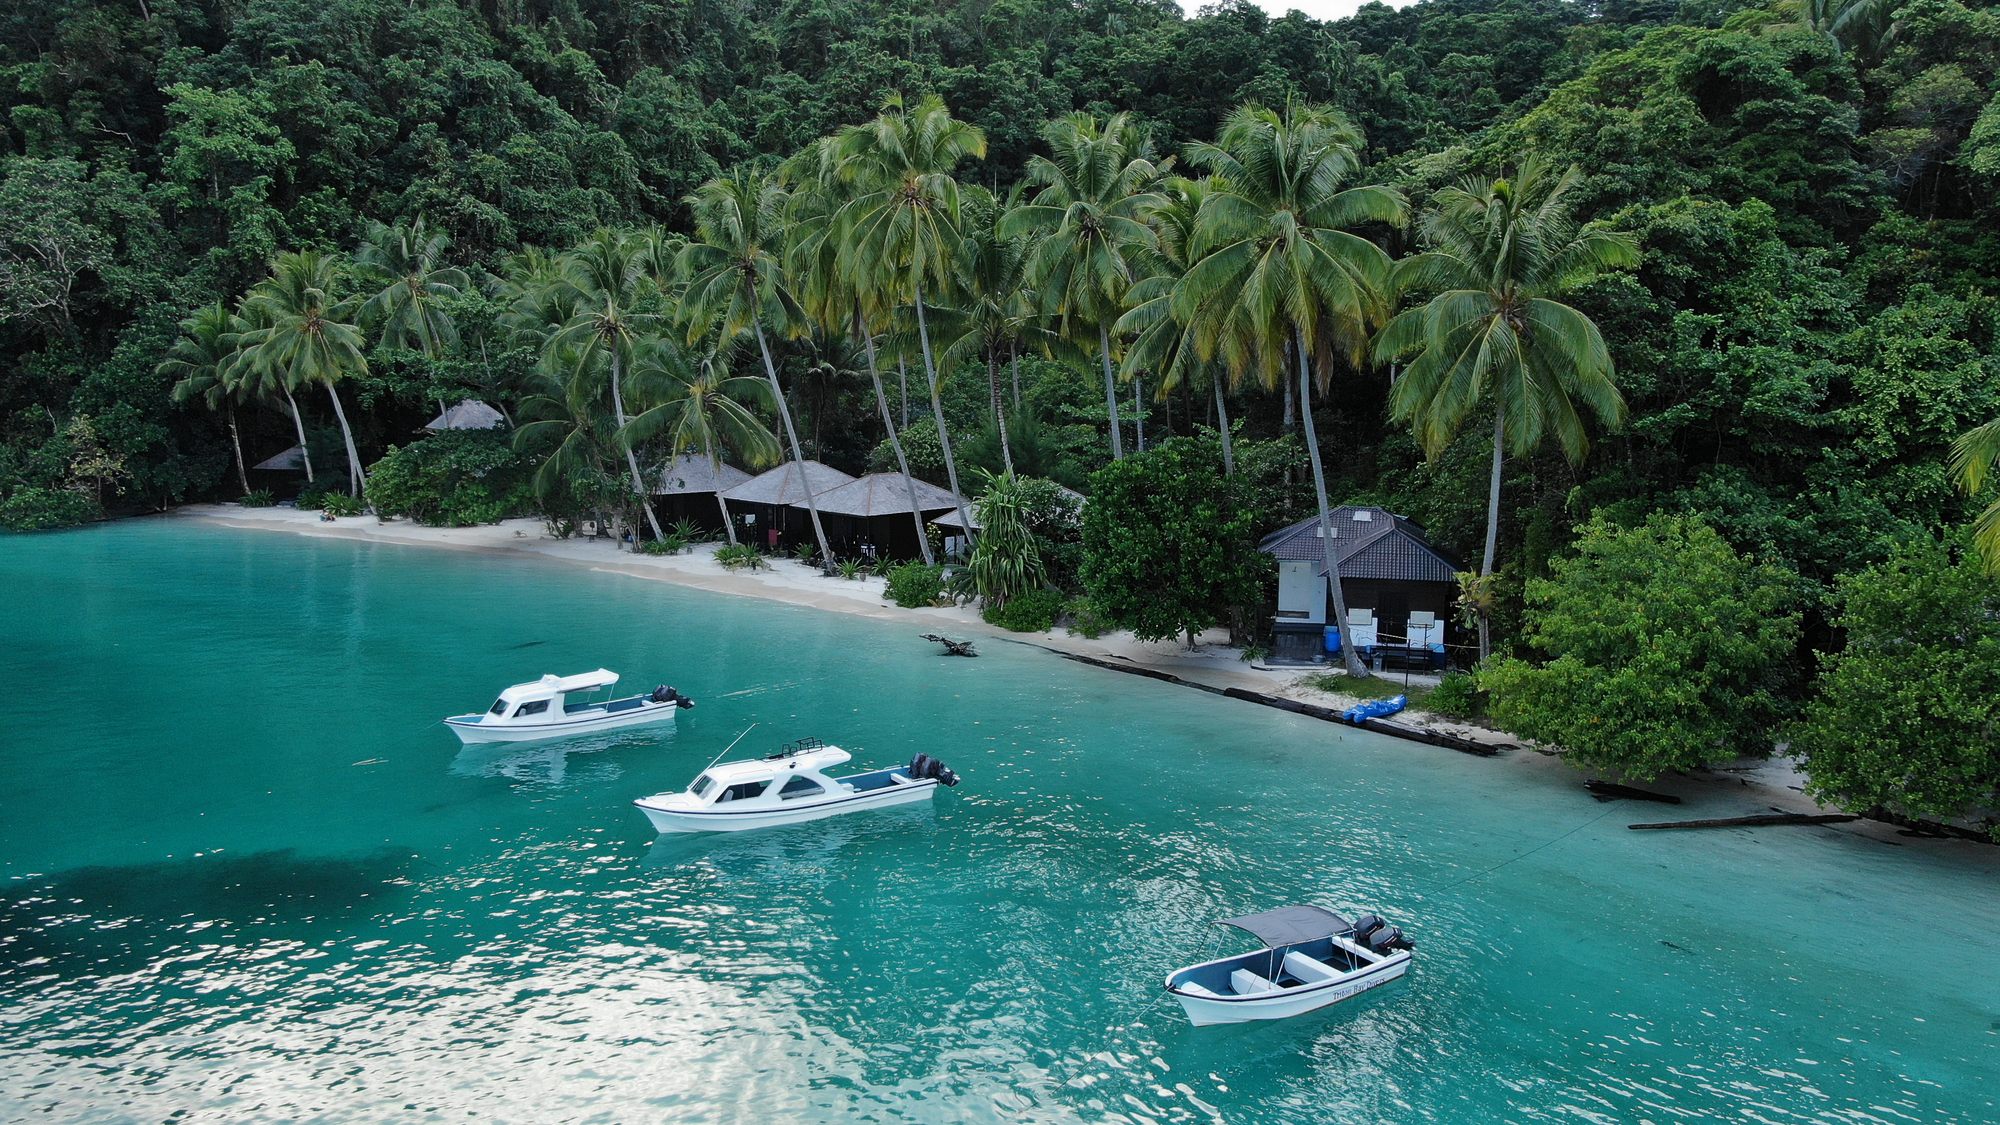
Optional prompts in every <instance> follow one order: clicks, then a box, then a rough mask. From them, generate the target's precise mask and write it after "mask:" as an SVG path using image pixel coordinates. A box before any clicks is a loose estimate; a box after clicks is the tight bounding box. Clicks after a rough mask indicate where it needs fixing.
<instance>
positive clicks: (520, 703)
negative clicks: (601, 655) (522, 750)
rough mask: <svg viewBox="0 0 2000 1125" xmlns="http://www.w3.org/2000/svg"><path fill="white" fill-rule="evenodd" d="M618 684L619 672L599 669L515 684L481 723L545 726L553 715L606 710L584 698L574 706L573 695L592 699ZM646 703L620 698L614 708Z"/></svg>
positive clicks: (544, 677) (503, 694)
mask: <svg viewBox="0 0 2000 1125" xmlns="http://www.w3.org/2000/svg"><path fill="white" fill-rule="evenodd" d="M617 682H618V673H616V672H612V671H608V670H606V669H603V668H599V669H598V670H597V671H595V672H584V673H581V674H579V675H575V676H556V675H547V676H543V677H542V678H541V679H539V680H535V681H533V682H532V683H525V684H515V685H514V686H513V687H510V688H508V689H507V690H505V691H503V692H501V693H500V698H498V699H496V700H494V701H493V706H491V707H489V708H487V709H486V716H485V718H483V719H482V720H481V722H482V723H484V724H487V725H491V724H494V723H512V722H524V723H546V722H549V721H550V718H551V717H552V716H561V715H565V714H570V713H573V712H576V711H585V710H589V709H590V708H592V707H603V706H605V705H604V704H602V703H596V702H592V701H591V700H589V699H585V700H583V701H581V702H577V703H571V702H570V701H569V697H570V696H572V695H582V696H589V695H594V694H596V693H597V692H600V691H603V690H604V689H605V688H608V687H610V686H612V685H613V684H616V683H617ZM644 702H645V700H644V699H643V698H642V697H634V698H632V699H621V700H619V701H618V702H617V703H613V704H610V706H611V707H614V708H615V707H619V706H620V705H621V704H623V705H626V706H628V707H638V706H640V705H641V704H643V703H644Z"/></svg>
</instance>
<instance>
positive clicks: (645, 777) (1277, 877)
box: [0, 521, 2000, 1125]
mask: <svg viewBox="0 0 2000 1125" xmlns="http://www.w3.org/2000/svg"><path fill="white" fill-rule="evenodd" d="M610 557H611V555H610V552H609V550H608V549H607V558H610ZM0 591H4V593H5V597H6V609H5V612H4V613H0V678H3V679H4V682H6V683H7V684H9V685H11V686H12V688H13V690H12V692H10V693H9V694H10V695H11V696H12V698H13V699H14V701H15V702H14V706H13V708H12V711H13V716H14V721H13V722H12V723H10V724H9V733H8V734H7V735H6V736H5V737H4V738H0V745H4V746H5V747H6V752H5V756H4V769H3V770H0V871H4V873H5V874H4V879H0V1119H8V1120H13V1119H28V1120H34V1121H91V1122H104V1121H111V1122H121V1121H135V1122H136V1121H165V1120H224V1119H227V1120H231V1121H297V1120H318V1121H432V1120H437V1121H443V1120H468V1119H479V1120H499V1121H522V1122H545V1121H593V1122H598V1121H601V1122H618V1123H626V1122H645V1121H662V1122H665V1121H674V1122H681V1121H713V1122H731V1121H775V1122H791V1121H840V1122H846V1121H880V1122H936V1123H942V1122H985V1121H1007V1122H1023V1121H1029V1122H1067V1121H1085V1122H1123V1121H1130V1122H1139V1121H1186V1122H1210V1121H1229V1122H1301V1123H1305V1122H1357V1123H1371V1125H1372V1123H1375V1122H1398V1123H1401V1122H1487V1121H1555V1120H1563V1121H1570V1120H1575V1119H1582V1120H1586V1121H1591V1122H1656V1123H1661V1125H1665V1123H1667V1122H1685V1121H1704V1120H1710V1121H1754V1122H1803V1121H1826V1122H1884V1123H1898V1125H1901V1123H1907V1122H1918V1121H1921V1122H1991V1121H1993V1120H1995V1119H1996V1118H2000V1111H1996V1109H1995V1103H1996V1101H2000V889H1996V881H1995V879H1996V877H1995V875H1994V870H1995V869H1994V868H1993V867H1992V866H1991V865H1989V864H1984V863H1982V862H1980V861H1979V860H1978V859H1977V858H1975V857H1974V856H1973V853H1974V851H1975V849H1974V847H1973V846H1971V845H1959V846H1956V847H1945V846H1941V845H1925V844H1916V843H1912V844H1911V845H1910V846H1907V847H1897V846H1890V845H1886V844H1883V843H1879V842H1873V841H1869V840H1864V839H1860V838H1857V837H1854V836H1850V835H1845V834H1841V833H1838V832H1834V831H1831V830H1822V829H1809V830H1782V831H1769V830H1767V831H1764V832H1756V833H1752V832H1703V833H1674V834H1665V833H1657V834H1656V833H1634V832H1629V831H1627V830H1626V829H1625V827H1624V826H1625V824H1626V823H1628V822H1630V821H1633V820H1643V819H1654V818H1655V817H1654V815H1653V813H1655V812H1657V809H1651V810H1649V809H1633V808H1630V807H1629V806H1625V805H1599V804H1596V803H1595V802H1593V801H1590V800H1589V799H1588V798H1587V797H1586V796H1585V795H1584V794H1583V793H1582V792H1581V790H1580V786H1577V785H1574V784H1568V783H1565V784H1561V785H1558V784H1552V783H1550V782H1549V781H1547V780H1545V779H1542V778H1540V777H1538V776H1537V771H1532V770H1524V769H1521V768H1519V767H1518V766H1516V765H1514V764H1510V763H1508V762H1505V761H1485V760H1478V759H1471V758H1466V757H1463V756H1460V755H1457V754H1453V753H1450V752H1449V751H1443V750H1436V749H1432V748H1429V747H1422V746H1414V745H1410V744H1405V743H1399V742H1394V741H1391V740H1388V739H1383V738H1380V737H1377V736H1373V735H1367V734H1363V733H1360V732H1354V731H1345V732H1343V731H1341V730H1339V729H1337V728H1335V727H1332V726H1329V725H1327V724H1324V723H1319V722H1315V721H1312V720H1308V719H1299V718H1295V717H1292V716H1289V715H1285V714H1283V713H1280V712H1275V711H1270V710H1267V709H1263V708H1258V707H1254V706H1250V705H1247V704H1239V703H1236V702H1234V701H1226V700H1222V699H1219V698H1217V697H1214V696H1209V695H1205V694H1201V693H1197V692H1192V691H1188V690H1186V689H1183V688H1178V687H1173V686H1171V685H1166V684H1160V683H1155V682H1153V681H1149V680H1143V679H1138V678H1135V677H1129V676H1120V675H1117V674H1114V673H1110V672H1104V671H1100V670H1097V669H1092V668H1088V667H1085V666H1081V665H1078V664H1075V663H1072V662H1069V661H1064V660H1061V659H1059V658H1057V657H1054V656H1052V655H1050V654H1047V653H1044V652H1040V651H1037V650H1033V649H1028V648H1025V647H1021V646H1015V645H1009V644H1005V643H990V644H986V645H985V646H984V655H983V656H982V658H981V659H978V660H943V659H939V658H937V657H935V656H934V655H933V652H934V646H931V645H928V644H925V643H923V642H921V641H919V640H917V639H916V638H915V637H914V636H912V633H913V632H914V630H912V629H910V628H909V627H906V626H893V625H885V624H882V623H878V622H872V621H867V620H862V619H856V618H849V617H844V616H839V615H834V614H828V613H822V612H818V611H813V610H808V609H801V608H793V607H789V606H782V605H776V604H770V603H764V602H759V601H752V600H745V599H735V598H730V597H726V596H722V595H718V594H713V593H706V592H701V591H691V590H685V589H681V588H677V587H674V586H670V585H666V584H663V583H655V582H647V581H642V580H637V579H632V578H627V577H622V576H618V575H612V574H599V573H594V572H590V571H587V570H584V569H582V568H578V567H572V566H562V565H558V564H553V563H541V562H537V561H533V560H524V559H515V558H502V559H496V558H491V557H486V556H480V555H473V554H459V553H454V552H446V551H436V550H423V549H416V548H396V547H385V546H378V545H369V544H360V543H351V542H343V541H337V540H314V539H304V538H298V537H294V536H290V535H281V534H273V533H269V532H253V531H232V530H227V529H223V528H219V527H210V526H203V525H192V524H188V523H178V522H170V521H151V522H128V523H123V524H119V525H115V526H109V527H103V528H97V529H92V530H88V531H83V532H77V533H68V534H61V535H47V536H37V537H14V538H7V539H0ZM599 665H604V666H607V667H610V668H612V669H614V670H617V671H620V672H623V673H624V674H625V675H626V677H627V683H628V684H629V685H632V686H635V687H650V686H651V685H652V684H654V683H655V682H658V681H662V680H664V681H668V682H671V683H673V684H675V685H676V686H678V687H680V688H681V689H682V690H683V691H685V692H687V693H688V694H690V695H692V696H694V697H695V698H696V699H697V700H699V707H698V708H697V709H696V710H694V711H689V712H683V713H682V714H681V716H680V719H681V721H680V724H679V726H678V729H672V730H667V731H661V732H655V733H644V734H627V735H623V736H618V737H605V738H600V739H597V740H586V741H578V742H574V743H565V744H560V745H559V746H557V747H532V748H522V747H515V748H504V747H503V748H484V749H481V748H473V749H461V748H460V747H459V746H458V745H457V743H456V740H455V739H453V738H452V737H451V736H450V735H449V734H448V733H447V732H446V731H444V730H443V729H442V728H440V727H438V726H436V725H435V720H436V719H437V718H438V717H439V716H441V715H444V714H448V713H456V712H460V711H466V710H474V709H478V708H480V707H483V706H484V705H485V704H486V703H488V702H490V700H491V697H492V695H493V694H494V692H495V690H496V689H497V688H499V687H500V686H503V685H505V684H508V683H512V682H516V681H519V680H523V679H528V678H532V677H534V676H538V675H540V674H541V673H543V672H561V673H569V672H575V671H582V670H585V669H588V668H594V667H597V666H599ZM752 722H757V723H759V724H761V725H760V726H759V727H758V729H757V730H756V731H755V732H754V733H753V734H752V735H751V738H750V739H749V740H746V743H745V746H746V748H747V747H749V746H753V745H754V746H757V747H760V748H761V747H763V746H766V745H768V744H770V743H775V742H776V741H780V740H784V739H790V738H794V737H797V736H799V735H807V734H816V735H819V736H822V737H824V738H826V739H827V740H828V741H831V742H835V743H838V744H840V745H844V746H848V747H862V748H864V749H860V750H858V751H857V753H856V762H857V765H887V764H892V763H895V762H899V761H904V760H907V759H908V758H909V756H910V754H911V753H913V752H914V751H916V750H926V751H929V752H931V753H934V754H936V755H938V756H940V757H942V758H944V759H945V760H946V761H947V762H949V763H950V764H951V765H952V766H953V767H954V768H955V769H957V770H958V771H959V772H960V773H961V774H963V775H964V777H965V781H964V784H962V785H960V786H959V787H958V788H957V789H956V790H951V791H948V792H944V793H941V795H940V796H939V798H938V799H937V801H936V802H935V805H934V807H931V808H919V809H905V810H893V811H889V812H884V813H875V814H863V815H857V816H852V817H845V818H838V819H834V820H829V821H823V822H819V823H816V824H809V825H801V826H795V827H792V828H784V829H774V830H767V831H763V832H757V833H748V834H744V835H741V836H734V837H719V836H685V837H668V838H665V839H662V840H657V841H656V840H655V838H654V836H653V834H652V833H651V832H650V830H649V829H648V828H647V825H646V823H645V821H644V819H643V818H642V817H641V816H640V815H639V814H638V812H637V811H636V810H635V809H633V808H632V807H631V805H630V802H631V800H632V799H633V798H634V797H637V796H641V795H644V794H648V793H652V792H656V791H658V790H661V789H666V788H675V787H679V786H682V785H684V784H686V783H687V782H688V781H689V780H690V779H691V778H692V777H693V775H694V774H695V773H696V772H697V771H698V770H699V769H700V767H701V766H702V765H703V764H704V763H705V762H707V761H708V760H709V759H710V758H711V757H713V756H714V755H715V754H716V753H717V752H718V751H719V750H721V749H722V748H723V746H725V745H726V744H727V743H728V742H729V740H730V739H731V738H732V737H734V736H735V734H736V733H737V732H738V731H740V730H742V729H743V728H744V727H745V726H747V725H748V724H750V723H752ZM1719 808H1720V806H1718V809H1719ZM1686 811H1688V812H1690V813H1692V814H1697V815H1698V814H1699V813H1701V812H1702V811H1704V810H1703V807H1702V806H1701V805H1699V804H1697V805H1694V806H1692V807H1690V808H1689V809H1687V810H1686ZM1508 860H1514V862H1506V864H1505V866H1500V867H1498V868H1497V869H1494V868H1495V866H1496V865H1498V864H1502V863H1503V862H1505V861H1508ZM1481 872H1488V873H1485V874H1480V873H1481ZM1293 901H1315V902H1321V903H1325V904H1328V905H1332V906H1336V907H1350V908H1368V909H1376V910H1379V911H1381V912H1382V913H1383V914H1385V915H1387V916H1388V917H1389V918H1390V919H1392V920H1394V921H1397V922H1400V923H1401V924H1402V925H1403V926H1404V927H1405V929H1407V930H1408V931H1410V932H1411V934H1412V935H1413V936H1414V937H1416V938H1417V940H1418V941H1419V943H1420V946H1419V950H1418V960H1417V962H1416V966H1415V968H1414V970H1413V972H1412V973H1411V975H1410V976H1409V977H1408V978H1407V979H1406V980H1405V981H1403V982H1401V983H1398V984H1396V985H1392V986H1389V987H1387V988H1384V989H1380V990H1377V991H1376V992H1373V993H1370V994H1368V995H1366V996H1365V997H1363V998H1360V999H1357V1000H1355V1001H1351V1002H1349V1003H1346V1004H1343V1005H1340V1006H1338V1007H1337V1008H1334V1009H1331V1010H1329V1011H1326V1012H1322V1013H1319V1014H1316V1015H1312V1016H1307V1017H1303V1018H1300V1019H1296V1020H1292V1021H1289V1022H1284V1023H1277V1024H1270V1025H1260V1026H1244V1027H1214V1028H1201V1029H1197V1028H1193V1027H1190V1026H1188V1024H1187V1023H1186V1022H1185V1020H1184V1018H1183V1017H1182V1015H1181V1013H1180V1010H1179V1007H1178V1005H1176V1004H1174V1003H1173V1002H1172V1001H1171V1000H1170V999H1169V998H1168V997H1166V996H1165V995H1164V994H1163V993H1162V992H1161V990H1160V978H1161V977H1162V976H1163V975H1164V974H1165V972H1166V971H1167V970H1168V969H1170V968H1172V967H1174V966H1177V965H1180V964H1184V963H1187V962H1190V961H1194V960H1197V959H1204V958H1206V957H1209V956H1214V955H1219V952H1220V951H1230V950H1235V949H1239V948H1244V947H1245V946H1246V945H1247V939H1243V938H1241V937H1237V936H1230V935H1228V934H1226V933H1224V932H1222V931H1219V930H1217V929H1215V928H1214V927H1211V926H1209V925H1208V922H1209V921H1210V920H1212V919H1214V918H1218V917H1223V916H1226V915H1230V914H1234V913H1240V912H1243V911H1247V910H1254V909H1261V908H1266V907H1270V906H1274V905H1279V904H1282V903H1287V902H1293Z"/></svg>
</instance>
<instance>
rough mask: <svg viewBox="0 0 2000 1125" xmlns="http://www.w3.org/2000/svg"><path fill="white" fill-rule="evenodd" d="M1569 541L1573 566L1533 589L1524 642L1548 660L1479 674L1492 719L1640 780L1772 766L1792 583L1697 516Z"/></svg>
mask: <svg viewBox="0 0 2000 1125" xmlns="http://www.w3.org/2000/svg"><path fill="white" fill-rule="evenodd" d="M1577 530H1578V534H1579V536H1580V538H1579V539H1578V542H1577V556H1576V557H1575V558H1569V559H1555V560H1553V561H1551V563H1550V570H1551V571H1552V573H1553V577H1551V578H1548V579H1534V580H1531V581H1530V582H1529V583H1528V586H1527V602H1528V613H1527V617H1526V628H1525V629H1524V630H1523V634H1522V635H1523V639H1524V640H1525V641H1526V642H1527V643H1528V644H1529V645H1531V646H1533V647H1534V648H1535V649H1537V650H1539V651H1541V652H1543V653H1546V654H1547V656H1548V659H1547V660H1546V661H1545V662H1543V663H1529V662H1527V661H1524V660H1519V659H1515V658H1512V657H1503V658H1498V659H1495V660H1492V661H1489V662H1488V663H1486V664H1485V665H1482V666H1481V669H1480V672H1479V682H1480V685H1481V686H1482V687H1484V688H1486V689H1487V690H1488V691H1489V692H1491V693H1492V696H1491V707H1492V713H1493V718H1494V720H1495V721H1496V722H1498V723H1499V724H1500V725H1501V726H1502V727H1503V728H1505V729H1507V730H1510V731H1513V732H1514V733H1515V734H1519V735H1522V736H1525V737H1527V738H1532V739H1536V740H1537V741H1541V742H1547V743H1551V744H1554V745H1557V746H1562V747H1565V748H1567V749H1568V750H1569V752H1570V756H1571V759H1572V761H1573V762H1574V763H1575V764H1577V765H1579V766H1596V767H1599V768H1608V769H1619V770H1624V771H1626V772H1627V773H1629V774H1631V775H1632V776H1634V777H1637V778H1640V779H1642V780H1643V779H1648V778H1652V777H1657V776H1658V775H1659V774H1660V773H1661V772H1662V771H1663V770H1681V769H1689V768H1692V767H1695V766H1700V765H1703V764H1706V763H1710V762H1718V761H1727V760H1729V759H1731V758H1734V757H1737V756H1738V755H1742V754H1754V755H1759V756H1761V755H1764V754H1768V753H1769V752H1770V750H1771V745H1772V742H1773V739H1774V737H1775V735H1774V728H1775V727H1776V725H1777V723H1778V722H1779V721H1780V720H1781V719H1782V718H1783V717H1784V701H1783V695H1782V694H1781V691H1780V689H1781V688H1782V687H1783V686H1784V677H1785V674H1786V672H1787V670H1788V669H1787V660H1788V658H1789V657H1791V655H1792V652H1793V646H1794V645H1795V644H1796V643H1797V640H1798V635H1799V614H1798V610H1797V608H1796V607H1797V604H1798V596H1799V580H1798V576H1797V575H1795V574H1793V573H1792V572H1791V571H1790V570H1787V569H1785V568H1784V567H1781V566H1777V565H1775V564H1772V563H1759V562H1757V561H1756V560H1754V559H1749V558H1745V557H1743V556H1741V555H1738V554H1737V553H1736V552H1735V551H1734V550H1732V549H1731V548H1730V546H1729V544H1728V543H1726V542H1724V541H1723V539H1722V537H1721V536H1720V535H1718V534H1716V532H1715V529H1714V528H1711V527H1709V526H1708V524H1706V523H1704V522H1703V521H1702V520H1701V519H1700V518H1699V517H1694V516H1687V517H1677V516H1666V515H1655V516H1653V517H1652V518H1650V519H1648V520H1647V521H1646V523H1645V524H1644V525H1642V526H1640V527H1635V528H1623V527H1619V526H1617V525H1616V524H1613V523H1610V522H1609V521H1606V520H1605V519H1603V518H1602V517H1600V518H1597V519H1594V520H1592V521H1591V522H1590V523H1588V524H1585V525H1583V526H1582V527H1580V528H1578V529H1577Z"/></svg>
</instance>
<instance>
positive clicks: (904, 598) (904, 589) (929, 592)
mask: <svg viewBox="0 0 2000 1125" xmlns="http://www.w3.org/2000/svg"><path fill="white" fill-rule="evenodd" d="M943 591H944V568H943V567H941V566H925V565H924V564H922V563H920V562H909V563H904V564H903V565H902V566H899V567H896V568H895V569H893V570H891V571H890V572H889V588H888V590H887V593H888V596H889V600H890V601H892V602H895V603H896V604H897V605H899V606H902V607H903V608H905V609H919V608H922V607H924V606H933V605H936V604H937V601H938V595H939V594H940V593H942V592H943Z"/></svg>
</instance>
